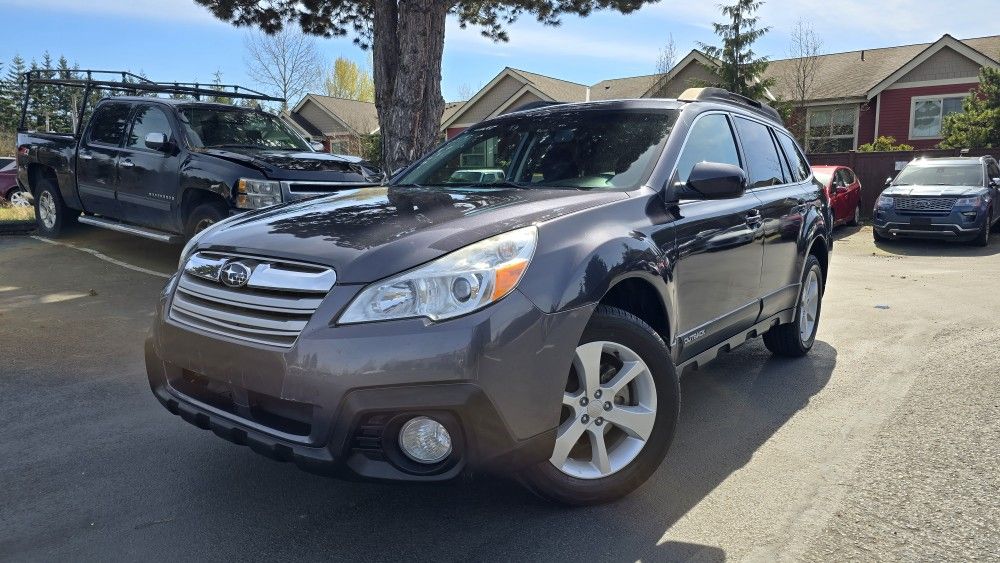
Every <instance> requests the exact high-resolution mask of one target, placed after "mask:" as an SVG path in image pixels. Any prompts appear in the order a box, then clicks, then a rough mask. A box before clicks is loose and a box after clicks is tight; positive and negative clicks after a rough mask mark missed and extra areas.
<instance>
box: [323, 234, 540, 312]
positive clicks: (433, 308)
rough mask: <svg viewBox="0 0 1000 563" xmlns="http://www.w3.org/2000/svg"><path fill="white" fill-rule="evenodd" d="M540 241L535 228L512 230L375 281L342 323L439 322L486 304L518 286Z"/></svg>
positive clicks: (480, 307) (359, 296)
mask: <svg viewBox="0 0 1000 563" xmlns="http://www.w3.org/2000/svg"><path fill="white" fill-rule="evenodd" d="M537 240H538V229H536V228H535V227H526V228H523V229H518V230H516V231H510V232H509V233H504V234H502V235H497V236H495V237H491V238H488V239H486V240H483V241H480V242H477V243H474V244H470V245H469V246H466V247H464V248H461V249H459V250H456V251H454V252H452V253H450V254H447V255H445V256H442V257H441V258H438V259H437V260H434V261H433V262H430V263H428V264H425V265H423V266H420V267H418V268H416V269H414V270H410V271H409V272H405V273H402V274H400V275H397V276H393V277H391V278H388V279H385V280H382V281H379V282H375V283H374V284H372V285H370V286H368V287H367V288H365V289H364V291H362V292H361V294H360V295H358V296H357V297H356V298H354V301H352V302H351V305H350V306H349V307H348V308H347V310H346V311H344V314H343V315H341V317H340V321H339V322H341V323H345V324H346V323H363V322H369V321H385V320H389V319H405V318H410V317H427V318H429V319H431V320H435V321H439V320H443V319H450V318H452V317H457V316H459V315H465V314H467V313H471V312H473V311H476V310H478V309H482V308H483V307H485V306H487V305H489V304H490V303H493V302H495V301H498V300H500V299H502V298H503V297H504V296H505V295H507V294H508V293H510V292H511V290H513V289H514V288H515V287H517V284H518V282H520V281H521V276H522V275H523V274H524V271H525V270H527V269H528V264H530V263H531V257H532V256H533V255H534V254H535V245H536V243H537Z"/></svg>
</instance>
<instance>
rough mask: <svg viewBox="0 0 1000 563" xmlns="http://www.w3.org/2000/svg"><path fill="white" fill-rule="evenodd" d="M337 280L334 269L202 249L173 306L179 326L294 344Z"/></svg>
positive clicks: (187, 271) (182, 280)
mask: <svg viewBox="0 0 1000 563" xmlns="http://www.w3.org/2000/svg"><path fill="white" fill-rule="evenodd" d="M335 282H336V274H335V273H334V271H333V270H331V269H329V268H325V267H322V266H315V265H311V264H301V263H298V262H287V261H282V260H274V259H271V258H262V257H253V256H239V255H231V254H217V253H208V252H199V253H197V254H195V255H194V256H192V257H191V258H189V259H188V261H187V263H186V264H185V265H184V271H183V273H182V274H181V278H180V280H179V281H178V283H177V290H176V291H175V292H174V297H173V301H172V303H171V305H170V318H171V319H172V320H173V321H175V322H177V323H178V324H181V325H185V326H188V327H192V328H196V329H199V330H202V331H205V332H210V333H213V334H218V335H222V336H227V337H229V338H234V339H237V340H243V341H247V342H254V343H258V344H267V345H270V346H277V347H281V348H290V347H291V346H292V344H294V343H295V339H296V338H298V336H299V333H301V332H302V329H304V328H305V326H306V323H308V322H309V319H310V318H311V317H312V315H313V313H314V312H315V311H316V308H317V307H319V304H320V302H321V301H322V300H323V297H324V296H325V295H326V293H327V292H329V291H330V289H331V288H332V287H333V284H334V283H335Z"/></svg>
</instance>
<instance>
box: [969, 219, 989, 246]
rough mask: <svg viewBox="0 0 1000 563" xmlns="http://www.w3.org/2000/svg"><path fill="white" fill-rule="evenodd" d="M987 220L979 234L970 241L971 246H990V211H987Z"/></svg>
mask: <svg viewBox="0 0 1000 563" xmlns="http://www.w3.org/2000/svg"><path fill="white" fill-rule="evenodd" d="M986 213H987V215H986V217H987V220H986V221H985V222H984V223H983V228H982V229H979V234H978V235H976V238H974V239H972V244H973V245H975V246H989V245H990V231H991V230H992V225H990V221H989V217H990V215H991V214H992V211H987V212H986Z"/></svg>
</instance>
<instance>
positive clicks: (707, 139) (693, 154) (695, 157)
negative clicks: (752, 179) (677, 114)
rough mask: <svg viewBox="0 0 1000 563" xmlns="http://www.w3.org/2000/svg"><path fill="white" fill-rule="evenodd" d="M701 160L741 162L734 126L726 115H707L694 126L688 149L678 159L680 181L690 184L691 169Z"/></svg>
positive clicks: (735, 163) (686, 146)
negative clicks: (734, 136) (688, 181)
mask: <svg viewBox="0 0 1000 563" xmlns="http://www.w3.org/2000/svg"><path fill="white" fill-rule="evenodd" d="M699 162H719V163H722V164H732V165H733V166H739V165H740V155H739V152H738V151H737V150H736V140H735V139H733V129H732V127H731V126H730V125H729V119H728V118H727V117H726V116H725V115H723V114H721V113H711V114H708V115H704V116H702V117H701V119H699V120H698V121H697V122H695V124H694V125H693V126H692V127H691V132H690V133H689V134H688V138H687V142H686V144H685V145H684V152H682V153H681V156H680V158H679V159H677V182H678V183H681V184H686V183H687V180H688V176H690V175H691V169H692V168H694V165H695V164H697V163H699Z"/></svg>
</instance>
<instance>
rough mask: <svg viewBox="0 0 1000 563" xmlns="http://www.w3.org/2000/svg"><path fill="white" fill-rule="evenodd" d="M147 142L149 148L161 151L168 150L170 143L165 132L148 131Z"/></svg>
mask: <svg viewBox="0 0 1000 563" xmlns="http://www.w3.org/2000/svg"><path fill="white" fill-rule="evenodd" d="M145 143H146V148H147V149H153V150H154V151H160V152H166V150H167V149H168V148H169V145H170V143H169V141H167V136H166V135H165V134H163V133H146V139H145Z"/></svg>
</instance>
